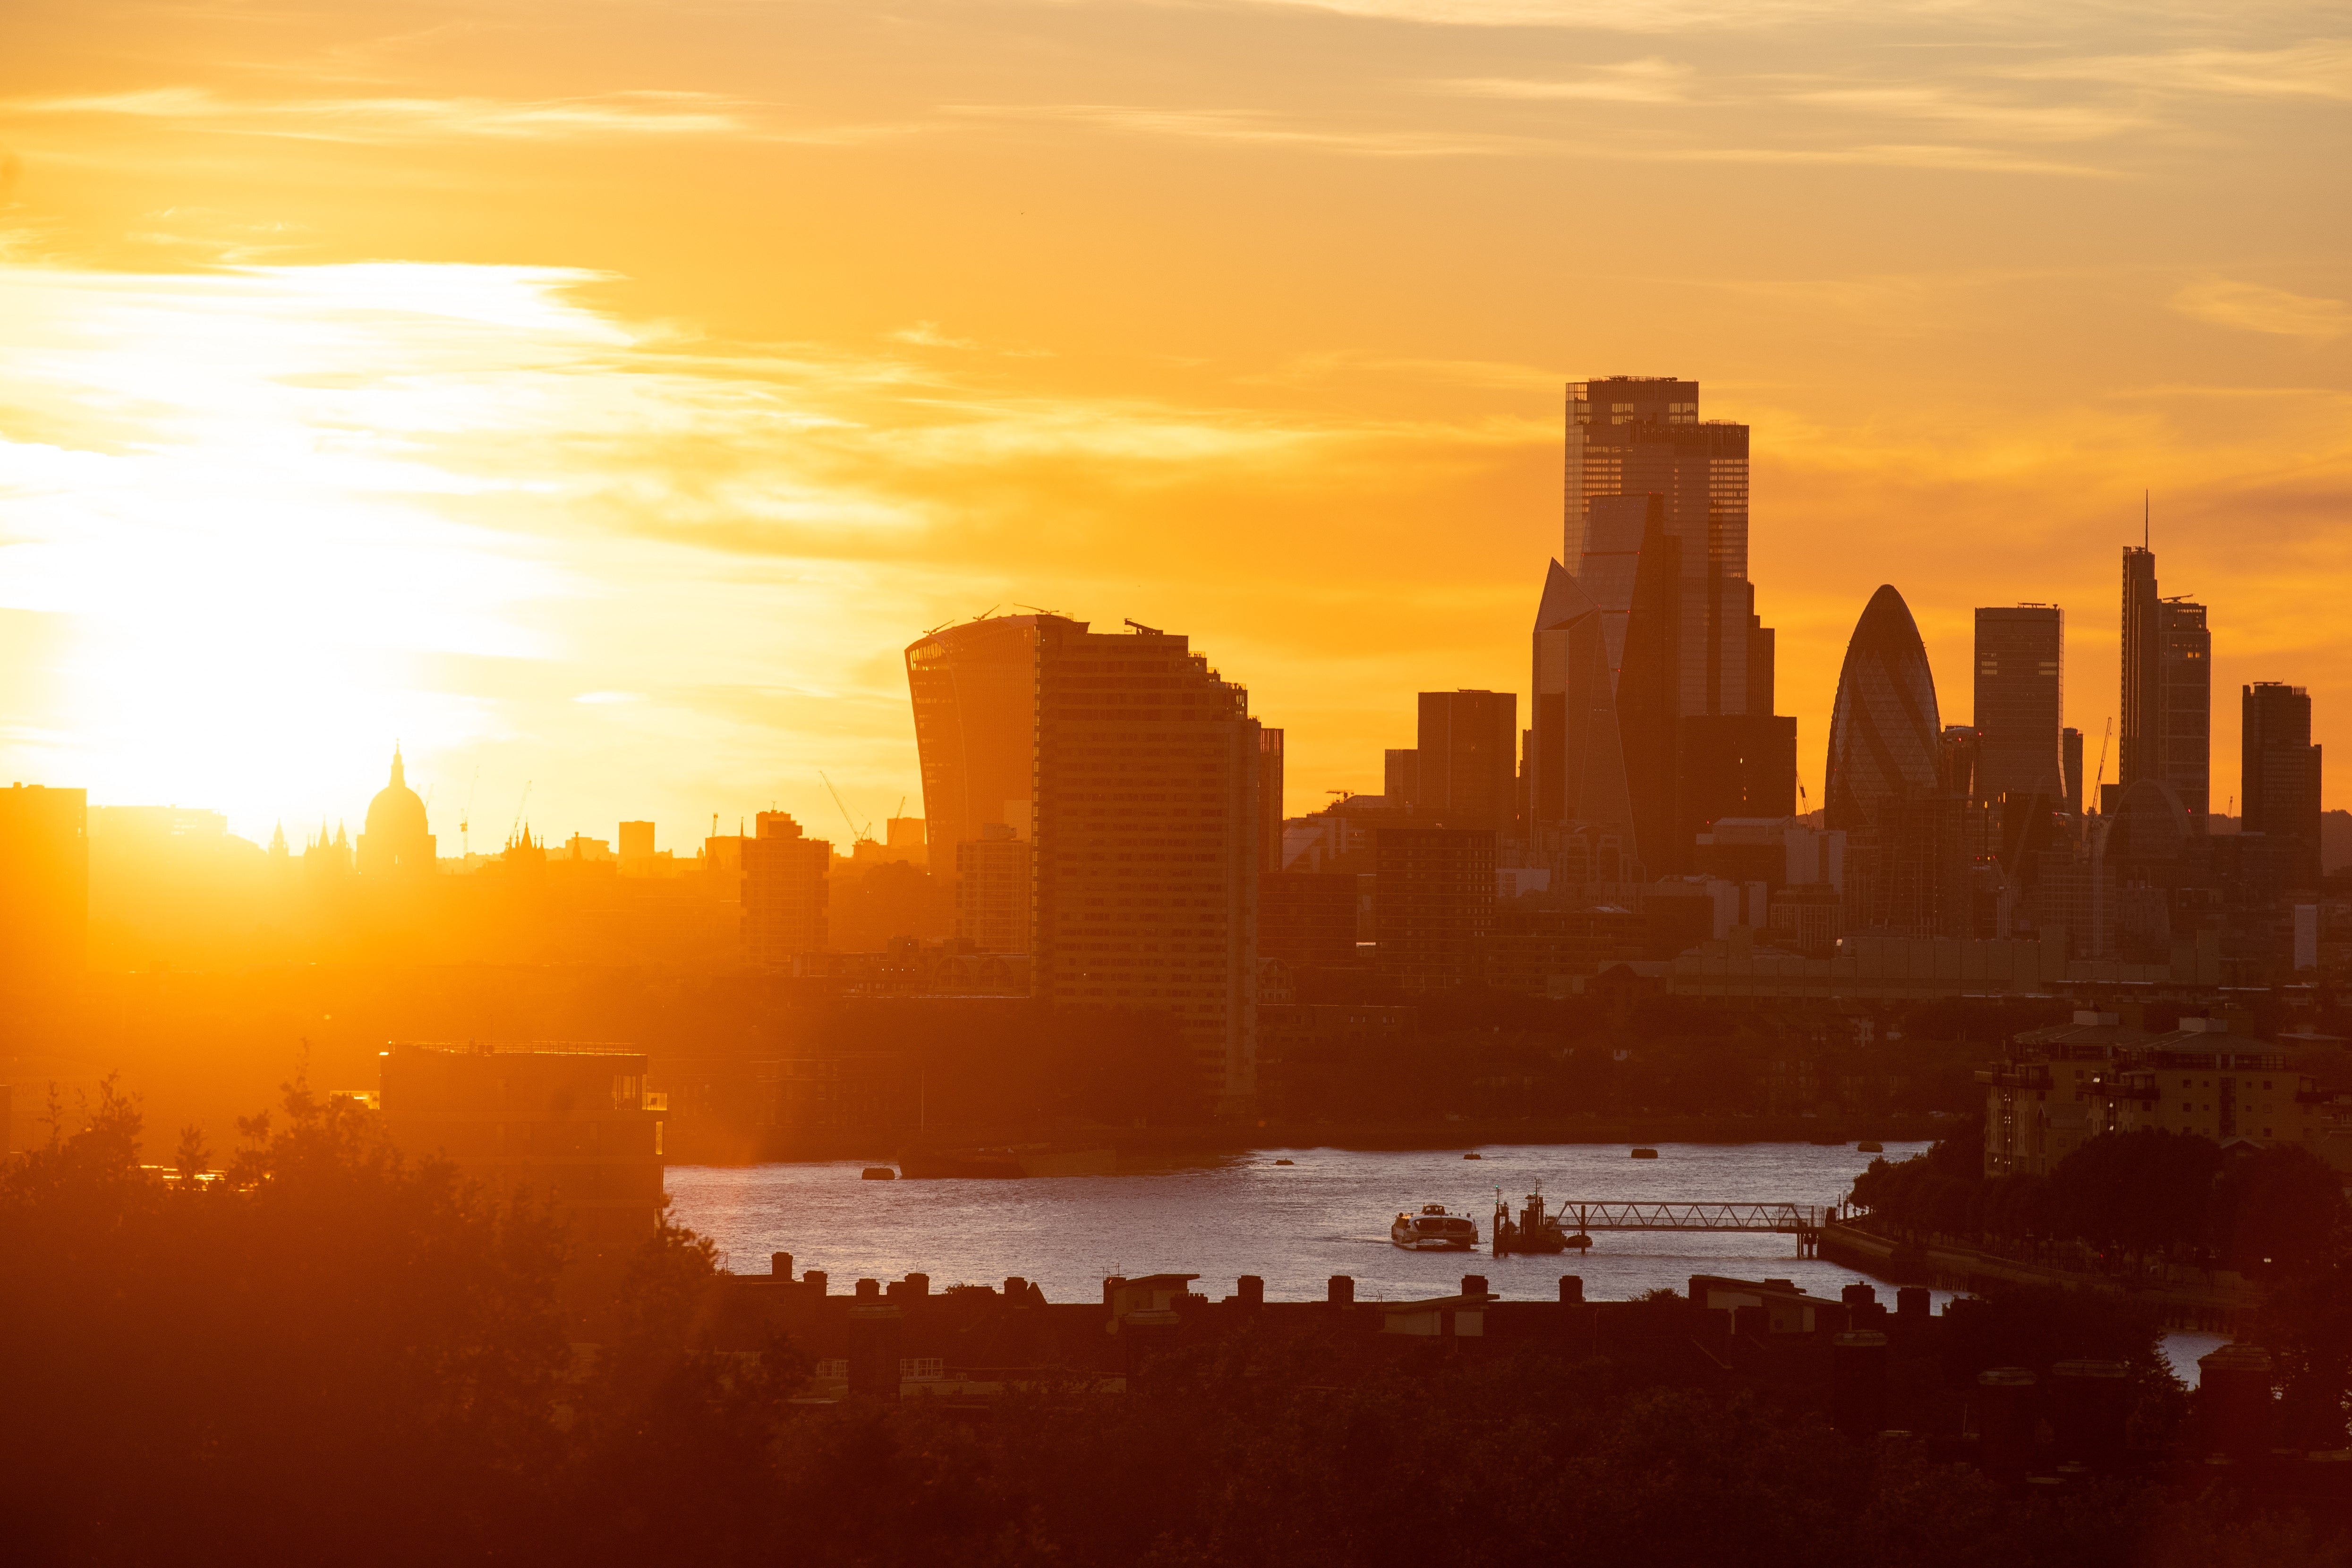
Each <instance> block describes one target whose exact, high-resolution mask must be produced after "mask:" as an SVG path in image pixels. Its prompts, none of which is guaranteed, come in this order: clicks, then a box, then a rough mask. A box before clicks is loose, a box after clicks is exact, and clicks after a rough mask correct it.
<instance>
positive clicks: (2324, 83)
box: [2003, 38, 2352, 100]
mask: <svg viewBox="0 0 2352 1568" xmlns="http://www.w3.org/2000/svg"><path fill="white" fill-rule="evenodd" d="M2003 74H2005V75H2008V76H2011V77H2015V78H2019V79H2026V80H2056V81H2102V82H2113V83H2115V84H2116V85H2118V86H2121V87H2128V88H2134V89H2139V90H2142V91H2168V92H2177V93H2206V94H2215V95H2226V96H2231V97H2238V98H2321V99H2338V100H2343V99H2352V39H2347V38H2305V39H2304V40H2303V41H2301V42H2299V43H2295V44H2290V45H2288V46H2286V47H2284V48H2276V49H2212V48H2203V49H2171V50H2166V51H2163V52H2161V53H2156V54H2141V55H2095V56H2089V57H2085V58H2071V59H2056V60H2042V61H2036V62H2033V63H2032V64H2027V65H2018V66H2011V67H2010V68H2007V69H2006V70H2005V72H2004V73H2003Z"/></svg>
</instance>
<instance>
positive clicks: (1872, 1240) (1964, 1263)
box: [1821, 1225, 2262, 1333]
mask: <svg viewBox="0 0 2352 1568" xmlns="http://www.w3.org/2000/svg"><path fill="white" fill-rule="evenodd" d="M1821 1256H1822V1258H1825V1259H1827V1260H1828V1261H1830V1262H1832V1263H1836V1264H1839V1265H1841V1266H1842V1267H1844V1268H1851V1269H1853V1270H1854V1271H1855V1272H1857V1273H1861V1274H1869V1275H1873V1276H1875V1277H1876V1278H1878V1279H1885V1280H1886V1281H1888V1282H1890V1283H1892V1284H1896V1285H1927V1286H1930V1287H1932V1288H1934V1289H1939V1290H1958V1291H1964V1292H1967V1293H1969V1294H1970V1295H1981V1294H1983V1293H1984V1292H1985V1291H1986V1290H1987V1289H1992V1288H1995V1287H1998V1286H2000V1285H2003V1284H2010V1285H2054V1286H2058V1287H2061V1288H2063V1289H2070V1290H2103V1291H2107V1292H2110V1293H2112V1294H2115V1295H2119V1296H2124V1297H2127V1298H2129V1299H2130V1300H2135V1301H2138V1302H2140V1303H2142V1304H2144V1305H2146V1306H2148V1307H2151V1308H2153V1309H2155V1310H2156V1311H2157V1312H2158V1314H2159V1315H2160V1316H2161V1318H2162V1320H2163V1322H2164V1326H2165V1327H2166V1328H2168V1329H2184V1330H2198V1331H2206V1332H2211V1333H2235V1332H2238V1331H2241V1330H2243V1329H2247V1328H2250V1327H2251V1325H2252V1321H2253V1318H2254V1314H2255V1313H2256V1312H2257V1311H2258V1310H2260V1308H2261V1306H2262V1292H2261V1289H2260V1288H2259V1287H2257V1286H2255V1285H2254V1284H2253V1283H2252V1282H2251V1281H2249V1280H2246V1279H2242V1278H2241V1277H2240V1276H2238V1275H2235V1274H2231V1273H2228V1272H2226V1271H2217V1272H2216V1273H2215V1274H2214V1276H2213V1278H2212V1279H2210V1281H2205V1280H2195V1279H2168V1280H2165V1281H2162V1282H2153V1281H2143V1280H2135V1279H2117V1278H2116V1277H2114V1276H2112V1275H2105V1274H2091V1273H2085V1272H2083V1271H2082V1270H2079V1269H2072V1268H2057V1267H2054V1266H2053V1265H2050V1264H2043V1263H2033V1262H2029V1261H2025V1260H2023V1259H2020V1258H2003V1257H2001V1256H2000V1255H1999V1254H1997V1253H1991V1252H1985V1251H1981V1250H1979V1249H1978V1248H1975V1247H1966V1246H1962V1245H1959V1244H1958V1243H1954V1242H1950V1241H1948V1240H1938V1241H1937V1242H1933V1243H1929V1244H1926V1245H1921V1244H1917V1243H1911V1242H1903V1241H1897V1240H1895V1239H1894V1238H1892V1237H1884V1236H1877V1235H1874V1234H1873V1233H1871V1232H1870V1231H1867V1230H1864V1229H1863V1228H1862V1227H1861V1226H1855V1225H1832V1226H1824V1227H1823V1228H1822V1234H1821Z"/></svg>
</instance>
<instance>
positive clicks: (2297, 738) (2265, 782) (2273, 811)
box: [2238, 680, 2320, 888]
mask: <svg viewBox="0 0 2352 1568" xmlns="http://www.w3.org/2000/svg"><path fill="white" fill-rule="evenodd" d="M2240 714H2241V720H2242V722H2241V725H2240V731H2239V733H2240V737H2241V739H2240V753H2239V754H2240V767H2239V779H2240V783H2239V788H2240V790H2241V791H2242V795H2243V798H2242V800H2241V802H2240V803H2239V808H2240V811H2241V812H2242V817H2241V819H2240V822H2239V825H2238V826H2239V831H2240V832H2242V833H2260V834H2263V835H2265V836H2266V837H2274V838H2288V839H2293V840H2294V842H2295V844H2296V846H2297V847H2298V848H2299V849H2300V850H2301V852H2302V853H2301V854H2300V855H2299V857H2298V859H2299V860H2300V861H2301V863H2302V875H2303V880H2302V881H2300V882H2299V883H2298V884H2297V885H2298V886H2302V887H2310V888H2315V887H2317V886H2318V885H2319V816H2320V805H2319V786H2320V767H2319V763H2320V754H2319V748H2318V747H2317V746H2315V745H2313V744H2312V743H2311V696H2310V693H2308V692H2306V691H2305V689H2303V688H2302V687H2300V686H2287V685H2284V684H2283V683H2281V682H2279V681H2275V680H2258V681H2255V682H2254V683H2253V684H2252V685H2251V686H2248V687H2246V688H2244V689H2243V690H2242V694H2241V699H2240Z"/></svg>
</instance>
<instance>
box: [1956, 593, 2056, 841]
mask: <svg viewBox="0 0 2352 1568" xmlns="http://www.w3.org/2000/svg"><path fill="white" fill-rule="evenodd" d="M1976 656H1977V665H1976V731H1977V733H1978V735H1979V737H1980V740H1979V746H1980V751H1979V758H1978V765H1977V782H1976V793H1977V798H1978V799H1979V800H1987V801H1991V800H1998V799H2000V797H2001V796H2003V795H2019V796H2024V795H2041V796H2042V797H2043V798H2044V799H2046V800H2048V801H2049V802H2050V803H2051V805H2053V806H2054V805H2057V804H2058V803H2059V802H2060V801H2062V800H2063V799H2064V798H2065V796H2066V783H2065V778H2066V761H2065V755H2064V751H2063V745H2062V743H2061V739H2060V731H2061V730H2062V729H2063V724H2062V723H2061V720H2062V719H2063V715H2064V708H2065V668H2066V665H2065V661H2066V616H2065V612H2064V611H2063V610H2061V609H2060V608H2059V607H2058V606H2057V605H1993V606H1986V607H1981V608H1979V610H1978V611H1977V647H1976Z"/></svg>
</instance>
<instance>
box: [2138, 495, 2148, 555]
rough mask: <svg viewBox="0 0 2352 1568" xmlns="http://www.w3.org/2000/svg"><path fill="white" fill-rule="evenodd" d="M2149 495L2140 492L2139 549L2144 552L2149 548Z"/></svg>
mask: <svg viewBox="0 0 2352 1568" xmlns="http://www.w3.org/2000/svg"><path fill="white" fill-rule="evenodd" d="M2147 494H2148V493H2147V491H2146V490H2142V491H2140V492H2139V547H2140V548H2141V549H2142V550H2146V549H2147V513H2148V505H2147Z"/></svg>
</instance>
